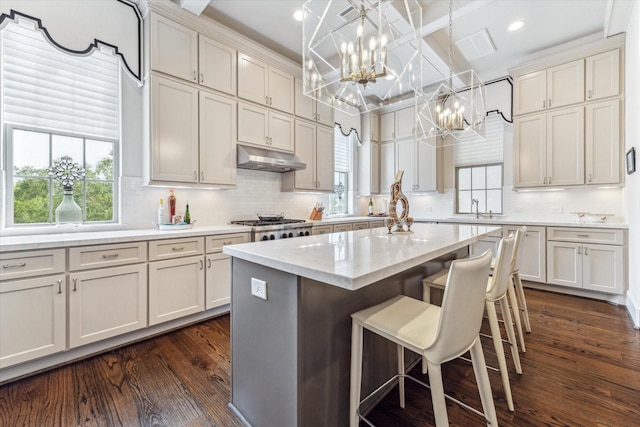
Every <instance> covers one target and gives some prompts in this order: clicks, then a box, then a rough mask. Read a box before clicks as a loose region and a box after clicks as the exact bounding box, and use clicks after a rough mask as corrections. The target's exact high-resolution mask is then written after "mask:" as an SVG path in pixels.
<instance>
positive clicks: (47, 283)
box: [0, 274, 67, 368]
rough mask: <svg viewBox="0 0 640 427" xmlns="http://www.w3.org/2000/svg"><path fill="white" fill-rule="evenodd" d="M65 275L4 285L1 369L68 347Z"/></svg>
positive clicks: (0, 306)
mask: <svg viewBox="0 0 640 427" xmlns="http://www.w3.org/2000/svg"><path fill="white" fill-rule="evenodd" d="M66 306H67V305H66V280H65V276H64V274H58V275H52V276H45V277H38V278H35V279H21V280H12V281H6V282H0V368H6V367H7V366H11V365H15V364H16V363H21V362H26V361H27V360H31V359H36V358H38V357H42V356H46V355H49V354H53V353H56V352H58V351H62V350H64V349H65V347H66V341H67V339H66V337H67V335H66V326H67V321H66V320H67V319H66Z"/></svg>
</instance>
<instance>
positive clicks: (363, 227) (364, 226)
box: [353, 222, 369, 230]
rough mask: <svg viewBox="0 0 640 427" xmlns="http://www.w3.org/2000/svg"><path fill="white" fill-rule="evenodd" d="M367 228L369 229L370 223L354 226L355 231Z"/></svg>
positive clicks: (357, 223)
mask: <svg viewBox="0 0 640 427" xmlns="http://www.w3.org/2000/svg"><path fill="white" fill-rule="evenodd" d="M367 228H369V223H368V222H356V223H355V224H353V229H354V230H366V229H367Z"/></svg>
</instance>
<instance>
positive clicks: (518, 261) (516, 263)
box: [511, 225, 527, 273]
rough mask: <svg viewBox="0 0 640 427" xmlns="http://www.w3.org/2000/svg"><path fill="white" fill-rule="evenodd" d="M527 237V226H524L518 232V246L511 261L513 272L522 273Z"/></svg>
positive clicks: (514, 249)
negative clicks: (521, 266)
mask: <svg viewBox="0 0 640 427" xmlns="http://www.w3.org/2000/svg"><path fill="white" fill-rule="evenodd" d="M526 235H527V226H526V225H524V226H522V227H521V228H518V229H517V230H516V246H515V248H513V257H512V259H511V272H512V273H515V272H516V271H520V265H522V253H523V252H524V251H523V250H522V247H523V246H524V238H525V237H526Z"/></svg>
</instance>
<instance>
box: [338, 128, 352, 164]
mask: <svg viewBox="0 0 640 427" xmlns="http://www.w3.org/2000/svg"><path fill="white" fill-rule="evenodd" d="M334 134H335V138H334V167H335V171H336V172H350V171H351V135H353V132H351V133H350V134H349V135H348V136H345V135H344V134H343V133H342V131H341V130H340V126H336V129H335V132H334Z"/></svg>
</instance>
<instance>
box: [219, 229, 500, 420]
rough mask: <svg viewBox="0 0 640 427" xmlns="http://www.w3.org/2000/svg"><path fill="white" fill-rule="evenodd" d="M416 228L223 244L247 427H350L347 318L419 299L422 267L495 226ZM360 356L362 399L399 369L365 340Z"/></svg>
mask: <svg viewBox="0 0 640 427" xmlns="http://www.w3.org/2000/svg"><path fill="white" fill-rule="evenodd" d="M413 231H414V232H413V233H397V234H387V229H386V228H375V229H368V230H358V231H349V232H341V233H332V234H326V235H318V236H310V237H305V238H298V239H290V240H287V239H282V240H276V241H269V242H256V243H246V244H240V245H231V246H225V247H224V249H223V251H224V253H226V254H228V255H231V256H232V257H233V263H232V270H233V280H232V296H231V301H232V303H231V322H232V327H231V353H232V355H231V370H232V374H231V381H232V384H231V403H230V406H231V407H232V409H233V410H234V411H235V412H236V413H237V414H238V415H239V416H240V417H241V418H244V421H245V422H246V423H247V424H250V425H252V426H256V427H258V426H276V425H277V426H282V427H286V426H303V425H304V426H310V425H314V426H315V425H319V426H343V425H347V424H348V407H349V367H350V344H351V318H350V315H351V313H353V312H356V311H358V310H361V309H362V308H365V307H367V306H370V305H374V304H377V303H379V302H381V301H384V300H386V299H388V298H391V297H393V296H395V295H398V294H404V295H409V296H413V297H415V298H421V297H422V285H421V281H422V278H423V277H425V275H427V274H430V273H432V272H433V271H429V268H430V267H429V264H428V263H429V261H432V260H434V259H436V258H438V257H440V256H443V255H446V254H448V253H450V252H453V251H457V250H460V249H462V248H465V247H467V246H468V245H470V244H472V243H473V242H475V241H476V240H477V239H479V238H481V237H484V236H488V235H491V234H493V233H496V232H500V231H501V229H500V227H493V226H484V225H457V224H415V225H414V226H413ZM364 350H365V351H364V354H365V358H364V361H363V366H364V369H363V396H365V395H366V394H368V393H369V392H370V391H371V390H373V389H375V388H377V386H379V385H380V384H382V383H383V382H384V381H385V380H386V379H387V378H389V377H390V376H391V375H392V374H393V373H395V369H396V366H397V362H396V360H395V358H396V349H395V345H393V344H391V343H389V342H386V341H384V340H381V339H375V337H373V336H370V335H368V334H365V338H364ZM407 357H411V355H407ZM415 357H416V356H415V355H413V359H415ZM374 366H375V368H374Z"/></svg>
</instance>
